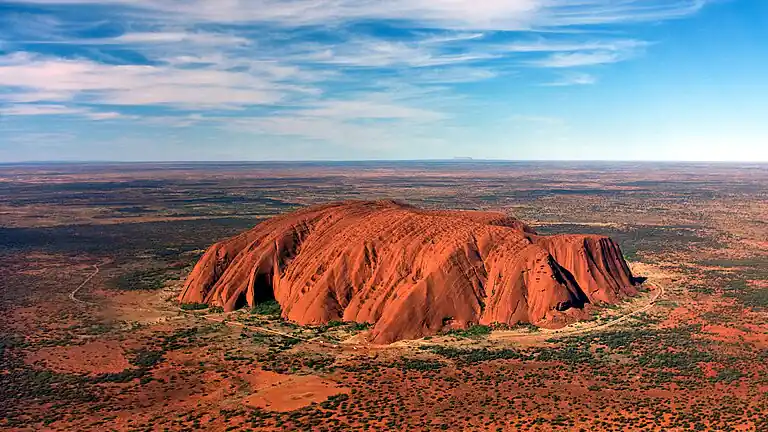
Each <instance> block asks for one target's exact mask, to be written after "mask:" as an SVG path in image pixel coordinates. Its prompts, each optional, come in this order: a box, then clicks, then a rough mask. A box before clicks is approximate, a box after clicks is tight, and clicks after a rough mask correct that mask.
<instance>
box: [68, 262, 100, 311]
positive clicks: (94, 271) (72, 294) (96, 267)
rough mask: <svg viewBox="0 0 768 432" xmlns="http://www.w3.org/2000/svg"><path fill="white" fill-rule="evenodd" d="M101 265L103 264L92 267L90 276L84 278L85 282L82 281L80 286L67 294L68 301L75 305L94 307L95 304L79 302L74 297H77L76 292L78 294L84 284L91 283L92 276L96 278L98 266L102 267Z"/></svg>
mask: <svg viewBox="0 0 768 432" xmlns="http://www.w3.org/2000/svg"><path fill="white" fill-rule="evenodd" d="M103 264H104V263H101V264H94V265H93V268H94V270H93V273H91V274H90V275H88V277H87V278H85V280H84V281H83V282H82V283H81V284H80V285H79V286H78V287H77V288H75V289H74V290H73V291H72V292H71V293H69V298H70V299H71V300H72V301H73V302H75V303H77V304H81V305H90V306H94V305H95V304H96V303H91V302H87V301H85V300H80V299H79V298H77V297H76V296H77V293H78V292H79V291H80V290H81V289H83V287H84V286H85V285H86V284H88V282H90V281H91V279H93V278H94V276H96V275H97V274H99V270H100V269H99V266H100V265H103Z"/></svg>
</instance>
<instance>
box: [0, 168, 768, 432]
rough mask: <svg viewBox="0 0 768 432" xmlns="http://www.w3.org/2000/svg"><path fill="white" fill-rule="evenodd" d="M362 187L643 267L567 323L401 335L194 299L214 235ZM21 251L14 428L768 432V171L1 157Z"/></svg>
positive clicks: (6, 389) (3, 275)
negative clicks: (501, 218)
mask: <svg viewBox="0 0 768 432" xmlns="http://www.w3.org/2000/svg"><path fill="white" fill-rule="evenodd" d="M341 200H396V201H398V202H403V203H407V204H412V205H416V206H418V207H420V208H424V209H428V210H446V209H464V210H483V211H489V212H491V211H492V212H502V213H504V214H507V215H510V216H512V217H515V218H518V219H520V220H523V221H525V222H526V223H528V224H529V225H530V226H531V227H532V228H534V229H535V230H536V232H538V233H539V234H541V235H543V236H548V235H556V234H595V235H602V236H609V237H610V238H612V239H613V240H615V242H616V243H617V244H618V245H619V246H620V247H621V250H622V252H623V254H624V258H625V259H626V261H627V262H628V263H629V266H630V268H631V271H632V273H633V274H634V275H635V276H637V277H642V278H645V282H644V283H643V284H642V285H641V286H640V287H639V289H638V291H639V292H638V293H637V294H636V295H633V296H628V297H626V298H623V300H622V301H621V302H619V303H617V304H614V305H609V306H603V307H595V308H592V309H590V310H589V313H590V316H589V317H587V319H586V320H583V321H580V322H577V323H573V324H570V325H568V326H566V327H562V328H539V327H536V326H532V325H511V326H510V325H503V326H502V325H473V326H467V328H456V329H453V330H446V331H442V332H440V333H438V334H434V335H431V336H426V337H423V338H421V339H416V340H400V341H397V342H395V343H393V344H391V345H377V344H373V343H371V342H369V341H368V338H367V336H368V335H369V334H370V332H372V331H373V329H372V328H371V327H370V326H369V325H366V324H361V323H354V322H350V321H345V320H330V321H328V322H326V323H325V324H322V325H309V326H298V325H297V324H296V323H293V322H291V321H289V320H285V319H283V318H281V310H280V305H279V304H278V303H277V302H275V301H273V300H272V299H260V301H257V302H254V306H253V307H244V308H238V309H236V310H235V311H234V312H225V310H224V308H221V307H215V306H213V307H212V306H207V305H203V304H200V303H188V304H186V305H182V306H180V305H179V303H178V297H179V295H180V293H181V290H182V286H183V283H184V280H185V279H186V278H187V276H188V275H189V274H190V272H191V270H192V267H193V266H194V265H195V263H197V262H198V260H199V259H200V258H201V256H202V255H203V253H204V252H205V249H206V248H208V247H209V246H211V245H212V244H214V243H216V242H219V241H222V240H224V239H227V238H230V237H232V236H234V235H237V234H239V233H241V232H244V231H246V230H248V229H251V228H253V227H254V226H257V225H258V224H259V223H260V222H262V221H264V220H265V219H267V218H270V217H273V216H275V215H279V214H283V213H285V212H289V211H295V210H299V209H302V208H305V207H306V206H309V205H314V204H323V203H328V202H332V201H341ZM0 260H2V263H3V265H2V266H0V290H1V292H2V295H1V296H0V301H1V304H0V307H1V308H2V310H1V311H0V329H1V331H0V389H2V390H1V391H0V428H2V429H4V430H5V429H7V430H30V431H31V430H62V431H70V430H118V431H150V430H254V431H255V430H275V431H282V430H318V431H337V430H380V431H391V430H409V431H415V430H451V431H520V430H532V431H550V430H562V431H579V430H583V431H599V430H607V431H611V430H612V431H626V430H638V431H641V430H642V431H654V430H655V431H688V430H718V431H721V430H722V431H728V430H733V431H764V430H768V416H766V412H768V166H767V165H758V164H753V165H748V164H741V165H735V164H734V165H730V164H650V163H648V164H645V163H610V164H608V163H587V162H582V163H576V162H573V163H554V162H553V163H522V162H520V163H512V162H473V161H448V162H402V163H385V162H366V163H362V162H361V163H325V164H323V163H218V164H204V163H184V164H181V163H179V164H101V165H100V164H47V165H33V164H25V165H0Z"/></svg>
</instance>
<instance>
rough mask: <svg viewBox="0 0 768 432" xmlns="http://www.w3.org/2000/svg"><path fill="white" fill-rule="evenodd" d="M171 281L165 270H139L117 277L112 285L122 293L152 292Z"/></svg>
mask: <svg viewBox="0 0 768 432" xmlns="http://www.w3.org/2000/svg"><path fill="white" fill-rule="evenodd" d="M169 279H171V276H170V275H169V272H168V270H167V269H152V270H139V271H134V272H130V273H126V274H124V275H121V276H119V277H117V278H116V279H115V280H114V282H113V285H114V286H115V288H117V289H119V290H122V291H154V290H159V289H162V288H163V287H164V286H165V281H167V280H169Z"/></svg>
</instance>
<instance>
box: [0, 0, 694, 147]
mask: <svg viewBox="0 0 768 432" xmlns="http://www.w3.org/2000/svg"><path fill="white" fill-rule="evenodd" d="M15 4H26V5H27V6H30V5H31V6H35V7H37V8H41V9H40V10H41V13H34V8H25V10H28V11H32V12H23V13H21V12H19V13H13V14H10V13H9V14H4V17H1V18H0V26H1V27H2V28H0V46H2V47H3V49H4V50H5V51H6V53H7V54H6V55H4V56H0V90H2V91H0V103H2V104H4V106H5V108H2V110H3V113H4V114H5V115H8V116H11V115H12V116H21V115H25V116H31V115H60V116H61V115H74V116H78V115H79V116H83V117H85V118H88V119H118V118H120V119H123V120H132V121H138V120H139V119H141V120H142V121H147V122H160V123H163V124H175V125H190V124H200V123H205V124H209V123H211V124H215V125H217V126H218V127H224V128H235V129H237V130H246V131H258V132H259V133H264V134H273V135H290V136H304V137H306V138H309V139H318V140H329V141H334V142H349V141H359V142H365V141H366V140H367V139H373V138H376V140H377V141H381V140H383V139H384V138H387V139H396V138H398V135H397V134H395V133H394V132H393V131H394V130H398V126H400V128H399V130H400V131H401V132H402V131H405V130H409V131H412V132H413V133H414V134H418V131H420V130H421V129H420V128H421V127H424V125H434V124H439V123H441V122H443V124H446V123H447V122H448V121H449V120H450V119H451V118H452V115H453V114H452V112H451V104H452V103H453V102H454V101H458V100H461V98H463V97H464V93H463V88H464V86H468V85H472V84H473V83H477V82H480V81H487V80H494V79H495V80H501V79H508V80H514V79H516V78H517V77H518V76H519V75H520V74H519V73H518V72H519V70H528V69H529V68H541V69H542V70H541V71H537V73H541V74H543V75H544V74H546V75H544V76H543V78H542V79H540V80H538V81H536V82H532V83H530V84H531V85H541V82H542V81H547V84H544V85H546V86H566V85H586V84H595V83H596V82H597V79H596V77H595V75H594V73H593V71H592V70H591V68H593V67H595V66H600V65H608V64H611V63H616V62H621V61H627V60H630V59H632V58H635V57H637V56H639V55H641V54H642V52H643V50H645V49H647V48H648V47H649V46H650V45H651V44H650V43H649V42H648V41H644V40H640V39H636V38H633V37H631V36H626V37H624V36H617V34H616V32H613V31H608V32H606V31H605V30H606V28H605V26H606V25H607V26H611V27H610V29H612V30H616V29H618V28H621V27H620V26H623V25H626V24H633V23H639V22H657V21H662V20H668V19H678V18H682V17H685V16H688V15H691V14H693V13H695V12H697V11H698V10H699V9H701V8H702V7H703V6H704V5H705V4H706V1H705V0H621V1H616V0H577V1H574V0H486V1H478V0H390V1H379V0H251V1H238V0H163V1H156V0H17V1H16V2H15ZM62 6H66V7H67V10H68V13H66V14H58V12H60V11H62V10H63V9H62V8H61V7H62ZM95 6H97V7H95ZM78 8H80V9H78ZM78 10H80V11H81V12H82V13H79V14H78V13H75V11H78ZM59 15H60V16H59ZM40 47H44V48H40ZM51 47H63V48H61V49H59V50H56V49H52V48H51ZM549 69H551V70H549ZM84 107H87V108H84ZM139 108H143V110H139ZM225 111H226V112H228V114H223V112H225ZM123 112H125V113H123ZM393 125H396V126H393Z"/></svg>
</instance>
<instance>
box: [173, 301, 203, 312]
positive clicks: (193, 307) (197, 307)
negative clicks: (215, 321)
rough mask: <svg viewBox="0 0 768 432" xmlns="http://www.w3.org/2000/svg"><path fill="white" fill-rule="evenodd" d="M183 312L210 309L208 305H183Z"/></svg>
mask: <svg viewBox="0 0 768 432" xmlns="http://www.w3.org/2000/svg"><path fill="white" fill-rule="evenodd" d="M179 307H180V308H181V310H185V311H196V310H203V309H208V305H207V304H205V303H182V304H181V306H179Z"/></svg>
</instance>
